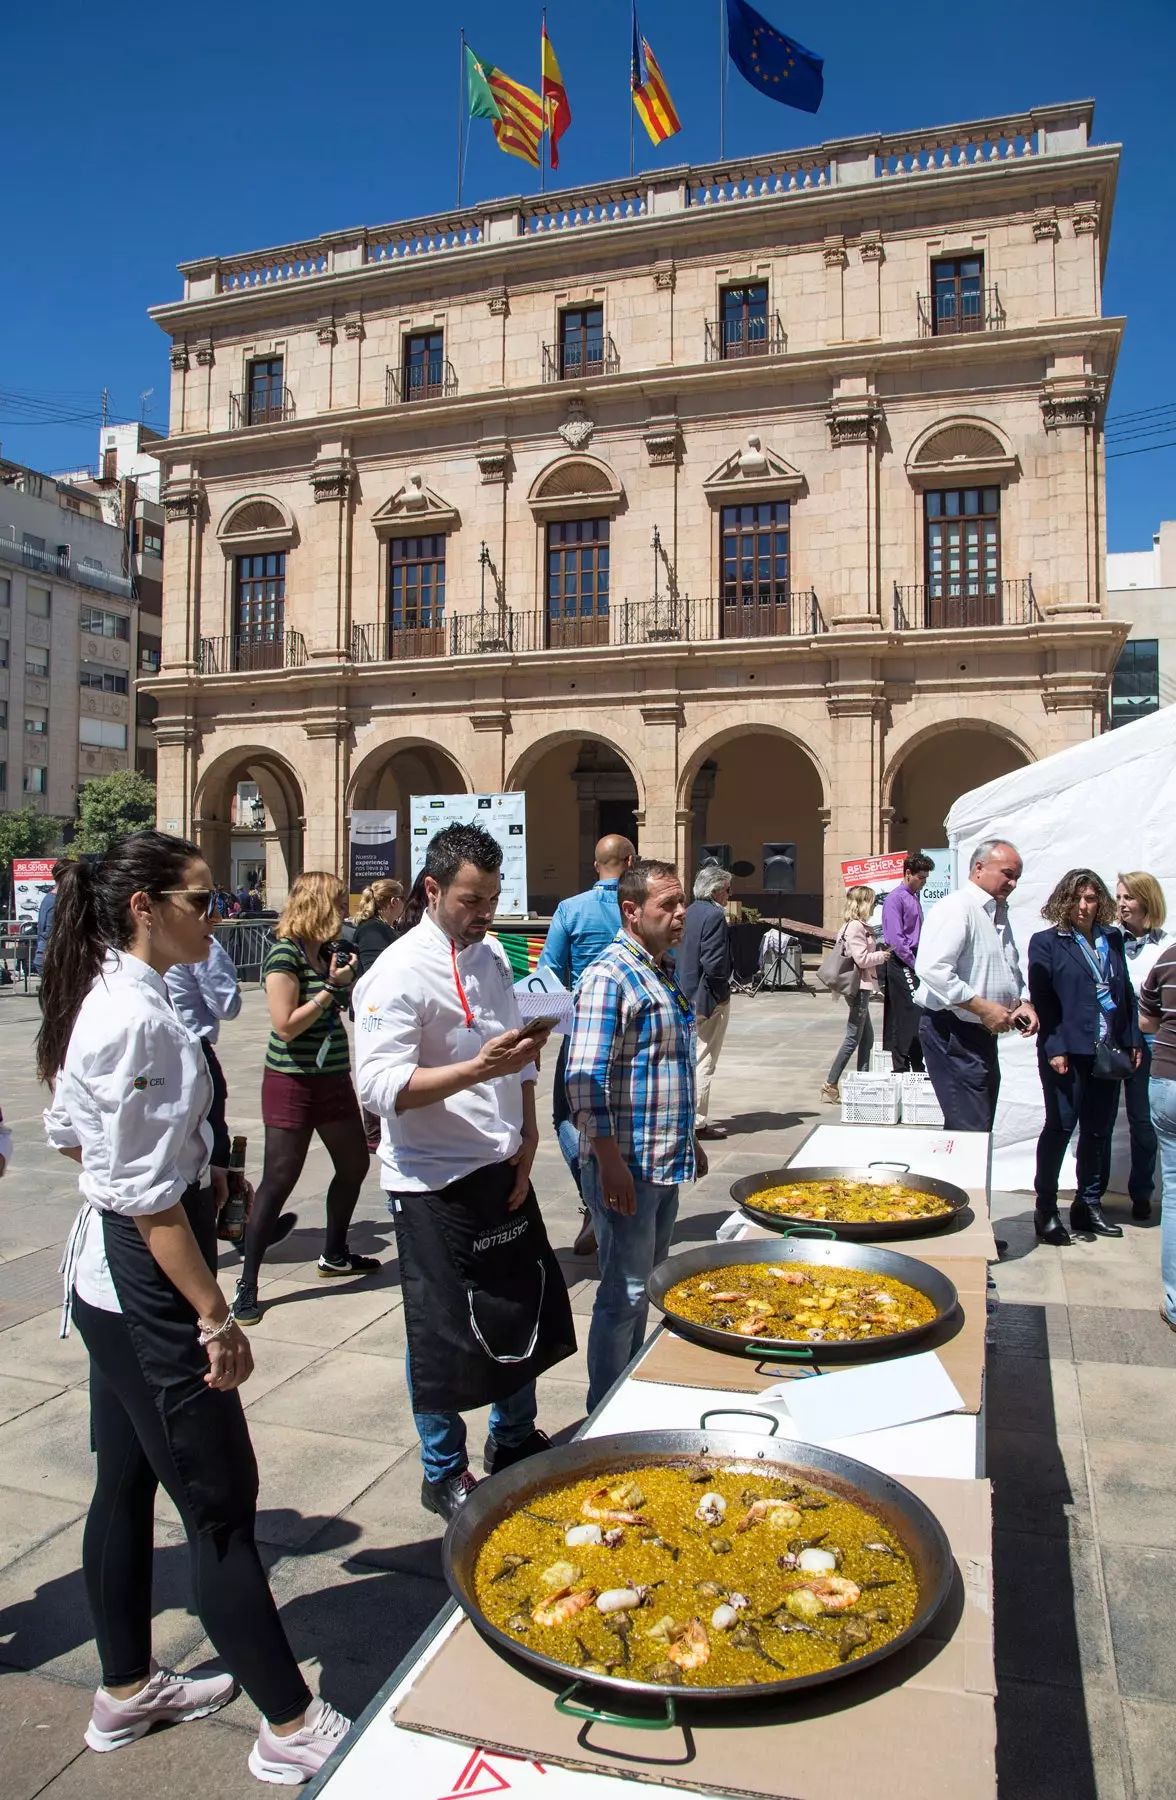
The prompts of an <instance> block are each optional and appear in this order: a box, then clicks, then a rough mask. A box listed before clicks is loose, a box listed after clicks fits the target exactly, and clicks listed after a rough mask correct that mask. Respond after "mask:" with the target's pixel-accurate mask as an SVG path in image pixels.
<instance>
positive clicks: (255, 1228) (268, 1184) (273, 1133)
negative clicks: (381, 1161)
mask: <svg viewBox="0 0 1176 1800" xmlns="http://www.w3.org/2000/svg"><path fill="white" fill-rule="evenodd" d="M316 1131H317V1132H318V1134H319V1136H320V1137H321V1138H322V1140H323V1143H324V1144H325V1145H326V1147H327V1154H328V1155H329V1156H330V1159H331V1161H332V1162H333V1163H334V1165H335V1173H334V1175H333V1176H332V1178H331V1185H330V1187H329V1188H328V1189H327V1241H326V1244H325V1245H324V1247H323V1254H324V1256H327V1257H329V1258H331V1259H332V1260H333V1261H336V1262H337V1261H338V1260H339V1259H340V1258H341V1257H343V1256H345V1255H346V1254H347V1227H348V1226H349V1225H350V1224H351V1215H352V1213H353V1212H354V1211H355V1207H356V1202H357V1201H358V1199H359V1190H360V1188H361V1187H362V1186H363V1183H364V1177H365V1176H366V1174H367V1172H368V1165H369V1155H368V1147H367V1142H366V1140H365V1138H364V1134H363V1122H362V1120H361V1119H360V1115H359V1108H358V1107H357V1108H356V1110H355V1116H354V1117H353V1118H352V1117H348V1118H343V1119H326V1120H324V1121H323V1122H322V1123H321V1124H319V1125H303V1126H301V1127H300V1128H299V1129H298V1130H297V1131H291V1130H288V1129H287V1128H286V1127H285V1126H282V1125H267V1126H266V1128H265V1164H264V1167H263V1168H262V1173H261V1182H260V1184H259V1186H258V1189H257V1193H256V1194H255V1195H254V1198H253V1207H252V1210H251V1212H250V1214H249V1223H248V1225H247V1226H246V1228H245V1266H244V1268H243V1270H242V1271H241V1279H242V1280H243V1281H247V1282H255V1281H256V1280H257V1277H258V1273H259V1271H260V1269H261V1263H262V1258H263V1257H264V1256H265V1253H266V1250H267V1249H268V1248H269V1241H270V1238H271V1237H272V1235H273V1230H274V1226H275V1225H276V1224H277V1222H278V1214H279V1213H280V1212H281V1210H282V1208H283V1206H285V1204H286V1202H287V1200H288V1199H289V1198H290V1195H291V1194H292V1193H293V1192H294V1186H295V1183H296V1182H297V1180H298V1177H299V1176H300V1175H301V1173H302V1166H303V1164H304V1163H305V1161H306V1152H307V1151H308V1150H309V1149H310V1140H311V1138H312V1137H313V1136H314V1134H315V1132H316Z"/></svg>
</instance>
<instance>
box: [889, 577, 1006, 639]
mask: <svg viewBox="0 0 1176 1800" xmlns="http://www.w3.org/2000/svg"><path fill="white" fill-rule="evenodd" d="M1040 618H1041V614H1040V612H1039V611H1038V607H1037V600H1036V597H1035V595H1034V592H1033V577H1032V576H1031V575H1024V576H1020V577H1018V578H1016V579H1015V580H1010V581H997V580H991V581H987V580H985V579H983V578H982V577H979V576H978V577H976V578H975V579H974V580H968V579H967V578H966V577H964V578H961V579H960V580H957V581H941V582H933V583H931V584H930V585H929V586H922V587H899V586H898V585H897V583H896V584H895V589H894V629H895V630H896V631H978V630H982V629H983V628H984V627H985V626H986V625H1033V624H1035V623H1036V622H1037V621H1038V620H1039V619H1040Z"/></svg>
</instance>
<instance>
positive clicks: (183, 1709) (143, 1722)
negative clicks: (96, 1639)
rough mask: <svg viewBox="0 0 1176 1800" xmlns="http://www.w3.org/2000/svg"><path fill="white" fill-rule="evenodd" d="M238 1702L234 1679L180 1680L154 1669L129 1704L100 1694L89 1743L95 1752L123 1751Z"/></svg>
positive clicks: (183, 1677) (89, 1729)
mask: <svg viewBox="0 0 1176 1800" xmlns="http://www.w3.org/2000/svg"><path fill="white" fill-rule="evenodd" d="M236 1697H237V1683H236V1682H235V1681H234V1680H233V1677H232V1676H231V1675H177V1674H176V1672H175V1670H174V1669H160V1668H153V1669H152V1671H151V1674H150V1675H149V1677H148V1679H147V1683H146V1685H145V1686H144V1687H142V1688H140V1690H139V1692H138V1693H137V1694H132V1695H131V1698H130V1699H129V1700H116V1699H115V1697H114V1695H113V1694H108V1693H107V1691H106V1689H105V1688H99V1689H98V1692H97V1693H96V1694H95V1695H94V1710H93V1712H92V1713H91V1715H90V1723H89V1724H88V1725H87V1726H86V1742H87V1744H88V1745H89V1746H90V1748H91V1750H122V1749H123V1748H124V1747H125V1746H126V1745H127V1744H133V1743H134V1741H135V1739H136V1738H141V1737H146V1735H147V1733H148V1732H149V1731H150V1730H151V1727H152V1726H153V1725H159V1724H162V1723H169V1724H173V1725H179V1724H183V1723H184V1722H185V1721H186V1720H188V1719H206V1718H207V1717H208V1715H209V1713H214V1712H219V1711H220V1708H221V1707H222V1706H227V1705H228V1704H229V1701H230V1700H235V1699H236Z"/></svg>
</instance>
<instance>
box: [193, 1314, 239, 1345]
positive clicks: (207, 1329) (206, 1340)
mask: <svg viewBox="0 0 1176 1800" xmlns="http://www.w3.org/2000/svg"><path fill="white" fill-rule="evenodd" d="M236 1323H237V1321H236V1319H235V1318H234V1317H233V1315H232V1313H229V1315H228V1317H227V1318H225V1319H223V1320H222V1321H221V1323H220V1324H219V1325H202V1326H201V1327H200V1331H199V1334H198V1338H197V1342H198V1343H199V1344H200V1346H201V1348H203V1347H204V1345H205V1344H211V1343H214V1342H215V1341H216V1339H217V1338H223V1337H227V1336H228V1334H229V1332H230V1331H231V1330H232V1328H233V1326H234V1325H235V1324H236Z"/></svg>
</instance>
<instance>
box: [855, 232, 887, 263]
mask: <svg viewBox="0 0 1176 1800" xmlns="http://www.w3.org/2000/svg"><path fill="white" fill-rule="evenodd" d="M860 248H861V257H862V261H863V262H864V263H880V262H883V261H884V260H885V256H886V252H885V250H884V249H883V247H882V239H881V238H880V237H864V238H863V239H862V241H861V246H860Z"/></svg>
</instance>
